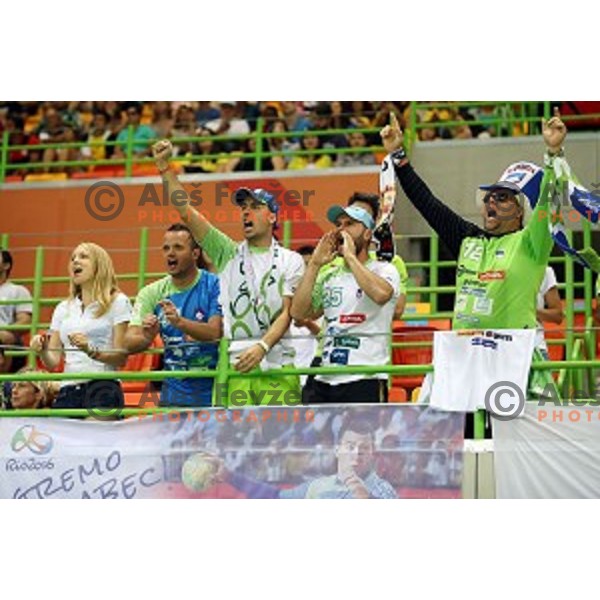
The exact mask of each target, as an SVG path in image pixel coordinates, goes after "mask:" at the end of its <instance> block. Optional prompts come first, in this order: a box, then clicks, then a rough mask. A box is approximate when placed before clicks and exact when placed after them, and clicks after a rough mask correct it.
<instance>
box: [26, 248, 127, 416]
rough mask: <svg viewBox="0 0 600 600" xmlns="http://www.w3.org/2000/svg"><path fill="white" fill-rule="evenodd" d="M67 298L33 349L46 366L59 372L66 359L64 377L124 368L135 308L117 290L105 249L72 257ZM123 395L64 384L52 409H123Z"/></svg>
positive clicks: (94, 384)
mask: <svg viewBox="0 0 600 600" xmlns="http://www.w3.org/2000/svg"><path fill="white" fill-rule="evenodd" d="M69 273H70V283H69V288H70V289H69V297H68V298H67V299H66V300H63V301H62V302H61V303H60V304H59V305H58V306H57V307H56V309H55V310H54V314H53V315H52V323H51V325H50V331H49V333H47V334H38V335H36V336H34V337H33V338H32V340H31V347H32V348H33V350H35V352H36V353H38V354H39V356H40V358H41V359H42V362H43V363H44V365H45V366H46V367H47V368H48V369H50V370H54V369H56V368H57V367H58V366H59V364H60V361H61V354H62V353H63V352H64V353H65V368H64V371H65V373H104V372H107V371H109V372H110V371H115V370H116V369H117V368H118V367H122V366H123V365H125V362H126V360H127V355H126V352H125V351H124V350H123V340H124V337H125V331H126V329H127V325H128V323H129V321H130V319H131V304H130V303H129V299H128V298H127V296H126V295H125V294H123V293H122V292H121V291H120V290H119V288H118V287H117V279H116V276H115V271H114V268H113V263H112V260H111V258H110V256H109V255H108V253H107V252H106V250H104V248H102V247H100V246H98V245H97V244H93V243H91V242H84V243H82V244H79V246H77V247H76V248H75V249H74V250H73V253H72V254H71V260H70V265H69ZM122 406H123V391H122V389H121V385H120V383H119V382H118V381H117V380H116V379H114V380H93V379H92V380H87V381H82V380H78V381H61V387H60V392H59V394H58V398H57V399H56V402H55V405H54V408H87V409H90V408H96V407H98V408H100V407H101V408H120V407H122Z"/></svg>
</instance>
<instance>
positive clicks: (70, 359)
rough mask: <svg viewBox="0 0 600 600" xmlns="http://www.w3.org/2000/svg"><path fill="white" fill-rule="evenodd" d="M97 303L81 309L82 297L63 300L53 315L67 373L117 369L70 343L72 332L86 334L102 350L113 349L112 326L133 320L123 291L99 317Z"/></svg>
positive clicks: (52, 328)
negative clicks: (62, 348)
mask: <svg viewBox="0 0 600 600" xmlns="http://www.w3.org/2000/svg"><path fill="white" fill-rule="evenodd" d="M97 306H98V304H97V302H92V303H91V304H89V305H88V306H87V307H86V308H85V310H83V311H82V307H83V304H82V302H81V300H80V299H79V298H75V299H74V300H63V301H62V302H61V303H60V304H59V305H58V306H57V307H56V309H55V310H54V314H53V315H52V323H51V325H50V330H51V331H58V333H59V334H60V341H61V342H62V345H63V347H64V348H65V350H70V351H69V352H65V373H87V372H91V373H102V372H105V371H114V370H115V367H113V366H111V365H107V364H105V363H103V362H100V361H98V360H94V359H92V358H90V357H89V356H88V355H87V354H86V353H85V352H81V351H77V350H76V347H75V346H73V345H72V344H71V342H69V338H68V336H69V334H72V333H83V334H85V335H86V336H87V338H88V340H89V342H90V343H91V344H92V345H94V346H97V347H98V348H99V349H100V350H103V349H106V350H108V349H113V348H114V345H113V327H114V326H115V325H118V324H119V323H126V322H129V321H130V320H131V303H130V302H129V298H127V296H126V295H125V294H123V293H119V294H117V296H116V297H115V299H114V301H113V303H112V305H111V307H110V309H109V310H108V311H107V312H106V313H104V314H103V315H102V316H101V317H96V316H95V312H96V309H97ZM75 383H82V380H78V381H62V382H61V387H62V386H65V385H73V384H75Z"/></svg>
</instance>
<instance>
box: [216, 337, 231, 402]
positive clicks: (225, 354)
mask: <svg viewBox="0 0 600 600" xmlns="http://www.w3.org/2000/svg"><path fill="white" fill-rule="evenodd" d="M228 372H229V341H228V340H227V338H225V337H222V338H221V341H220V342H219V362H218V363H217V376H216V378H215V390H214V392H213V406H224V407H225V408H228V406H229V394H228V393H227V378H228Z"/></svg>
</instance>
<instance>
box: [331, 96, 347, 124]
mask: <svg viewBox="0 0 600 600" xmlns="http://www.w3.org/2000/svg"><path fill="white" fill-rule="evenodd" d="M329 106H330V108H331V122H330V125H331V128H332V129H349V127H350V119H349V114H348V113H347V112H346V111H345V107H344V104H343V102H340V101H339V100H334V101H333V102H330V104H329Z"/></svg>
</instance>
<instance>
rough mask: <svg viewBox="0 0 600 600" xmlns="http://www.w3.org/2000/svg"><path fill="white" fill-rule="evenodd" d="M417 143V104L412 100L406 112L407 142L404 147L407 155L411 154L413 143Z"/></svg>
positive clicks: (405, 141)
mask: <svg viewBox="0 0 600 600" xmlns="http://www.w3.org/2000/svg"><path fill="white" fill-rule="evenodd" d="M416 141H417V103H416V102H415V101H414V100H413V101H412V102H411V103H410V109H409V111H408V140H404V145H405V147H406V151H407V152H408V154H409V155H410V154H412V149H413V145H414V143H415V142H416Z"/></svg>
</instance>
